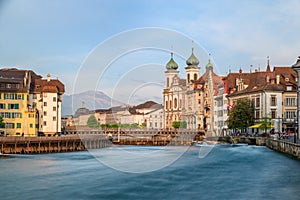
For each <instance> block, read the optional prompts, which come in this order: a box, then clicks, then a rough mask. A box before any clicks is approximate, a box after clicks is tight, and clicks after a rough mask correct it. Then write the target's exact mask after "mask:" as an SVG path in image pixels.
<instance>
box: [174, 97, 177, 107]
mask: <svg viewBox="0 0 300 200" xmlns="http://www.w3.org/2000/svg"><path fill="white" fill-rule="evenodd" d="M174 108H175V109H176V108H177V98H175V99H174Z"/></svg>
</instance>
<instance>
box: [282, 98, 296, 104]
mask: <svg viewBox="0 0 300 200" xmlns="http://www.w3.org/2000/svg"><path fill="white" fill-rule="evenodd" d="M296 102H297V101H296V98H295V97H286V98H284V105H285V106H297V104H296Z"/></svg>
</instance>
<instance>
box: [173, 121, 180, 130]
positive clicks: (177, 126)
mask: <svg viewBox="0 0 300 200" xmlns="http://www.w3.org/2000/svg"><path fill="white" fill-rule="evenodd" d="M172 127H173V128H179V127H180V122H179V121H174V122H172Z"/></svg>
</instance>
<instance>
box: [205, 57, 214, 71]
mask: <svg viewBox="0 0 300 200" xmlns="http://www.w3.org/2000/svg"><path fill="white" fill-rule="evenodd" d="M208 56H209V57H208V63H207V65H206V71H207V72H208V71H209V70H211V71H213V64H212V63H211V62H210V54H208Z"/></svg>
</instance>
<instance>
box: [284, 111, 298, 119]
mask: <svg viewBox="0 0 300 200" xmlns="http://www.w3.org/2000/svg"><path fill="white" fill-rule="evenodd" d="M284 118H285V119H296V111H295V110H286V111H285V112H284Z"/></svg>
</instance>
